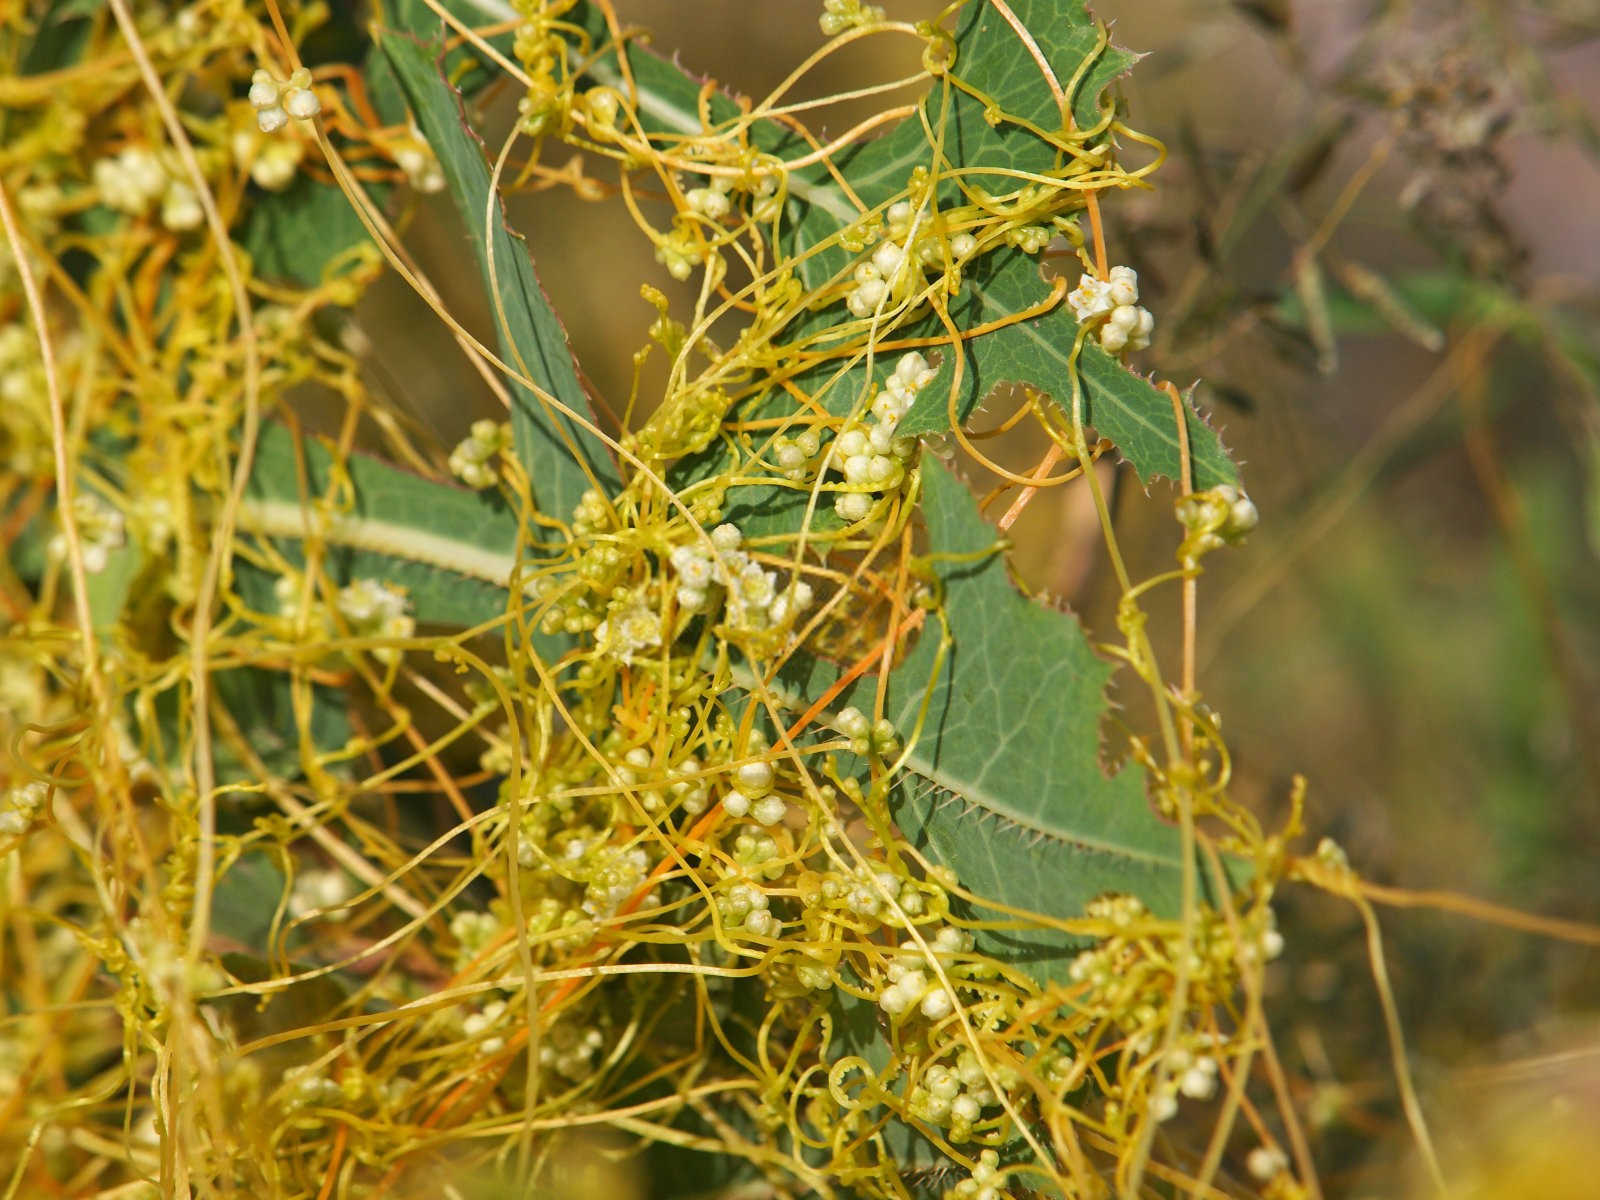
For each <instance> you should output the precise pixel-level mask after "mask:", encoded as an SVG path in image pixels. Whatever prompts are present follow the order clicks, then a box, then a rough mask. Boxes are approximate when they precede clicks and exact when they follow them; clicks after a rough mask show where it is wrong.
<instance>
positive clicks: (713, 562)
mask: <svg viewBox="0 0 1600 1200" xmlns="http://www.w3.org/2000/svg"><path fill="white" fill-rule="evenodd" d="M743 545H744V535H743V534H742V533H740V532H739V529H738V527H737V526H736V525H731V524H722V525H718V526H717V527H716V528H715V529H713V530H712V531H711V546H712V549H711V550H710V551H709V552H708V551H707V550H706V548H705V547H704V546H703V545H700V544H698V543H690V544H686V545H682V546H675V547H673V549H672V551H671V552H670V553H669V554H668V555H667V561H668V563H669V564H671V567H672V570H673V573H674V574H675V575H676V577H677V589H676V597H677V601H678V608H679V610H680V611H682V612H686V613H713V612H715V611H716V608H717V606H718V603H719V601H720V603H721V604H722V606H723V608H724V615H725V618H726V621H727V623H728V624H729V625H731V626H732V627H734V628H735V629H739V630H746V631H750V632H759V631H761V630H766V629H774V628H780V627H782V626H783V625H784V624H786V623H787V622H789V621H791V620H792V619H793V618H794V617H796V616H798V615H799V614H800V613H802V612H804V611H805V610H806V609H808V608H810V607H811V602H812V600H813V599H814V598H815V597H814V595H813V593H812V590H811V585H810V584H808V583H806V582H805V581H804V580H803V579H796V580H794V581H792V582H791V583H790V584H789V586H788V587H786V588H780V587H779V586H778V575H777V572H775V571H769V570H766V569H765V568H763V567H762V566H761V564H760V563H758V562H756V561H755V560H754V559H753V558H751V557H750V554H749V552H748V551H745V550H743V549H741V548H740V547H742V546H743Z"/></svg>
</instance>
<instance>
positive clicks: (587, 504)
mask: <svg viewBox="0 0 1600 1200" xmlns="http://www.w3.org/2000/svg"><path fill="white" fill-rule="evenodd" d="M610 525H611V506H610V505H609V504H607V503H606V498H605V497H604V496H602V495H601V494H600V493H599V492H597V491H595V490H594V489H593V488H589V489H588V490H587V491H585V492H584V493H583V495H581V496H579V497H578V503H577V505H576V506H575V507H574V508H573V510H572V532H573V534H575V535H576V536H578V537H582V536H583V535H584V534H586V533H598V532H599V531H600V530H602V529H607V528H609V527H610Z"/></svg>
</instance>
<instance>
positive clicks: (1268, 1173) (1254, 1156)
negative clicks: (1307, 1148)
mask: <svg viewBox="0 0 1600 1200" xmlns="http://www.w3.org/2000/svg"><path fill="white" fill-rule="evenodd" d="M1288 1165H1289V1160H1288V1159H1287V1158H1285V1157H1284V1153H1283V1151H1282V1150H1279V1149H1278V1148H1277V1147H1276V1146H1257V1147H1256V1148H1255V1149H1254V1150H1252V1151H1250V1153H1249V1154H1247V1155H1246V1156H1245V1160H1244V1166H1245V1170H1247V1171H1249V1172H1250V1174H1251V1175H1253V1176H1255V1177H1256V1178H1257V1179H1259V1180H1261V1182H1263V1183H1265V1182H1267V1181H1268V1180H1269V1179H1271V1178H1273V1177H1274V1176H1275V1175H1277V1174H1278V1173H1279V1172H1281V1171H1282V1170H1283V1169H1284V1168H1285V1167H1287V1166H1288Z"/></svg>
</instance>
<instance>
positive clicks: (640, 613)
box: [594, 588, 661, 664]
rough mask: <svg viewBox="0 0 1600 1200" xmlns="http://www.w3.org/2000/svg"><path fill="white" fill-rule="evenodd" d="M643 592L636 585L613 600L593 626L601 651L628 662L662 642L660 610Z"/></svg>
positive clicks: (645, 590) (620, 660)
mask: <svg viewBox="0 0 1600 1200" xmlns="http://www.w3.org/2000/svg"><path fill="white" fill-rule="evenodd" d="M646 593H647V589H645V588H635V589H634V590H633V591H631V592H626V593H624V594H623V595H622V596H621V597H618V598H617V599H614V600H612V602H611V605H610V607H609V608H608V609H607V610H606V619H605V620H603V621H601V622H600V624H598V625H596V626H595V629H594V640H595V645H596V646H597V647H598V648H599V650H600V653H602V654H605V655H608V656H610V657H611V658H614V659H616V660H617V661H618V662H620V663H625V664H631V663H632V662H633V660H634V657H635V656H636V655H638V654H642V653H643V652H644V651H646V650H650V649H653V648H655V647H658V646H660V645H661V614H660V613H658V612H656V610H655V607H654V606H653V605H652V604H651V603H650V598H649V596H648V595H647V594H646Z"/></svg>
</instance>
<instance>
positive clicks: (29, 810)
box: [0, 780, 50, 837]
mask: <svg viewBox="0 0 1600 1200" xmlns="http://www.w3.org/2000/svg"><path fill="white" fill-rule="evenodd" d="M49 794H50V793H49V789H48V788H46V787H45V785H44V784H43V783H41V782H39V781H38V780H32V781H30V782H28V783H19V784H16V785H15V786H13V787H10V788H7V789H6V790H5V792H4V793H0V837H14V836H16V835H17V834H21V833H26V832H27V831H28V826H29V825H32V824H33V823H34V822H35V821H36V820H38V819H39V814H40V813H41V812H42V811H43V810H44V803H45V800H46V799H48V798H49Z"/></svg>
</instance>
